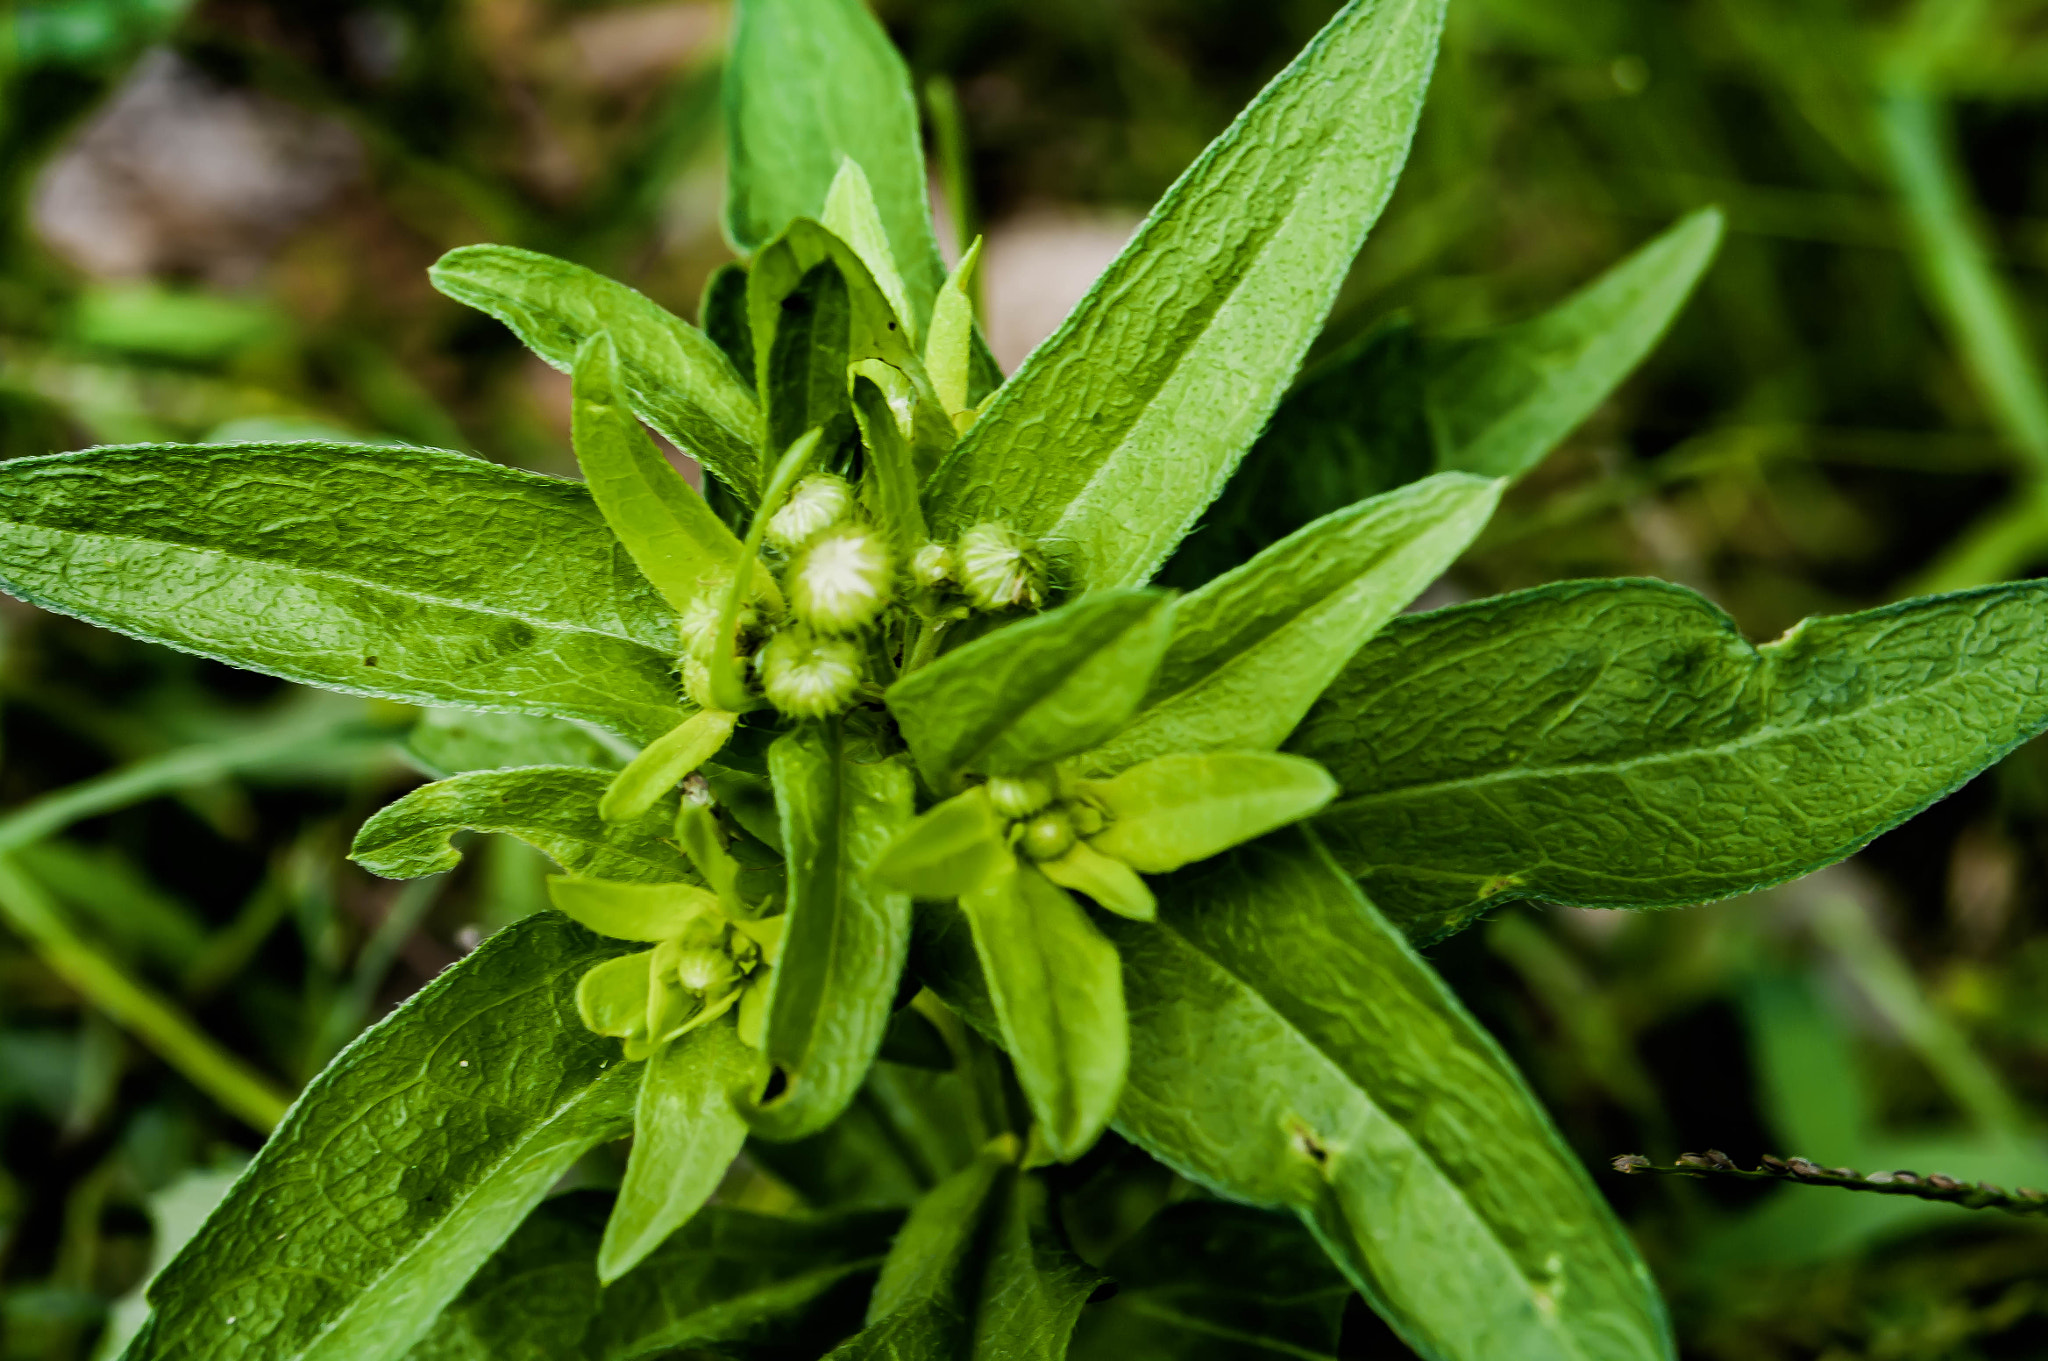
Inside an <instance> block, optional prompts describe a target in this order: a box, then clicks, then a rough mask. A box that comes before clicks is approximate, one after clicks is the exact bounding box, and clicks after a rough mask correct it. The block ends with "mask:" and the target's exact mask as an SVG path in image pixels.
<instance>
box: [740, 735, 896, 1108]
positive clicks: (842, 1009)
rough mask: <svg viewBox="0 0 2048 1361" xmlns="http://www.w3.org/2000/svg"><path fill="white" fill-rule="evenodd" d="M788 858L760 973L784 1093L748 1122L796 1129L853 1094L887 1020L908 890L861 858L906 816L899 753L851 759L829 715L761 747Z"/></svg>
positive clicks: (874, 854)
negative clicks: (777, 932) (784, 917)
mask: <svg viewBox="0 0 2048 1361" xmlns="http://www.w3.org/2000/svg"><path fill="white" fill-rule="evenodd" d="M768 768H769V772H770V776H771V778H772V779H773V780H774V783H775V798H776V805H777V807H778V808H779V809H780V810H781V813H782V844H783V846H784V847H785V848H786V851H787V854H788V857H789V925H788V928H787V934H786V935H785V936H784V937H783V944H782V955H781V958H780V959H779V960H778V961H777V963H776V966H775V970H774V972H773V974H772V975H770V983H769V989H770V991H769V1002H768V1007H769V1011H768V1041H767V1043H768V1057H769V1058H770V1059H771V1060H773V1061H774V1063H775V1065H776V1066H777V1067H778V1068H779V1069H781V1070H782V1074H783V1077H784V1078H785V1079H786V1082H787V1085H786V1087H785V1088H784V1090H783V1091H782V1093H781V1094H780V1095H778V1096H776V1097H775V1098H774V1099H773V1100H771V1101H769V1102H768V1103H767V1104H766V1105H765V1106H762V1107H761V1108H760V1109H758V1110H757V1111H755V1112H754V1113H753V1115H752V1117H751V1118H752V1120H753V1124H754V1128H755V1131H756V1132H757V1133H760V1134H762V1135H764V1136H766V1137H769V1138H774V1139H798V1138H802V1137H803V1136H804V1135H806V1134H814V1133H816V1132H817V1131H818V1130H820V1129H823V1128H824V1127H825V1126H826V1125H827V1124H829V1123H831V1121H832V1119H833V1118H834V1117H835V1116H837V1115H838V1114H839V1113H840V1112H841V1111H843V1110H845V1109H846V1106H847V1103H848V1102H850V1101H852V1100H853V1096H854V1093H855V1092H856V1091H857V1090H859V1088H860V1084H861V1079H862V1078H863V1077H864V1076H865V1075H866V1073H867V1070H868V1066H869V1065H870V1064H871V1063H873V1062H874V1057H875V1052H876V1051H877V1050H878V1049H880V1048H881V1045H882V1035H883V1032H884V1031H886V1030H887V1029H888V1025H889V1012H890V1009H891V1007H892V1006H893V1004H894V1002H895V999H896V980H897V976H898V975H899V974H901V973H902V971H903V959H904V956H905V954H906V953H907V952H908V950H909V947H910V897H909V895H908V894H905V893H898V892H895V891H893V890H889V889H884V888H883V887H881V886H880V885H879V884H876V883H874V882H873V881H872V880H871V879H870V878H869V876H868V870H869V868H870V867H871V866H872V865H873V864H874V862H875V860H876V859H877V858H878V857H879V856H880V855H881V853H882V848H883V847H885V846H887V845H888V844H889V842H890V841H891V840H893V839H894V838H895V836H896V833H897V832H898V831H899V830H901V829H902V827H903V826H904V825H905V824H906V823H908V822H909V821H910V813H911V800H912V793H911V779H910V771H909V770H908V769H907V768H906V767H905V766H904V764H903V762H902V759H901V758H900V757H898V758H892V759H889V760H882V761H873V760H868V761H863V760H860V759H856V753H854V752H852V751H849V750H848V748H847V744H846V741H845V739H844V737H843V735H842V734H841V732H840V730H839V726H838V724H837V723H829V724H820V725H813V726H809V727H806V728H803V729H800V730H799V731H797V732H793V733H790V734H788V735H787V736H784V737H782V738H779V739H777V741H776V743H775V745H774V746H773V747H771V748H770V749H769V752H768Z"/></svg>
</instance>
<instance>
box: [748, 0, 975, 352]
mask: <svg viewBox="0 0 2048 1361" xmlns="http://www.w3.org/2000/svg"><path fill="white" fill-rule="evenodd" d="M725 82H726V83H725V119H726V137H727V139H728V140H727V157H728V162H727V163H728V166H729V172H728V173H729V179H728V182H727V190H726V203H725V221H726V231H727V232H728V233H729V234H730V235H731V237H732V239H733V242H734V244H736V245H737V246H738V247H739V248H740V249H741V250H743V251H751V250H754V249H756V248H757V247H759V246H761V245H762V244H763V243H765V242H767V241H769V240H771V239H772V238H773V237H774V236H775V235H776V234H777V233H779V232H781V231H782V230H783V228H785V227H787V226H788V225H789V224H790V223H791V222H792V221H793V220H795V219H796V218H800V217H811V218H815V217H821V216H823V214H824V211H825V199H826V195H827V194H828V193H829V192H830V191H831V187H832V181H833V178H834V177H835V176H836V175H838V173H839V167H840V164H841V163H842V161H844V160H846V159H849V158H850V159H852V160H853V161H855V162H857V163H859V165H860V167H861V169H862V170H863V171H864V172H866V179H867V181H868V183H869V185H870V186H871V187H872V193H873V196H874V202H875V207H876V209H877V211H878V213H879V215H880V218H881V223H882V226H883V229H884V230H885V231H886V232H887V233H888V238H889V249H890V253H891V254H892V255H893V256H894V257H895V259H896V265H897V268H898V269H900V270H901V271H902V274H903V283H904V288H905V292H906V293H907V294H908V296H909V299H910V307H911V311H912V314H913V316H912V320H913V322H914V323H915V324H917V325H918V326H920V327H922V325H923V324H924V321H925V319H926V318H927V317H928V316H930V315H931V307H932V297H933V295H934V294H936V293H937V292H938V288H939V282H940V280H942V279H943V278H944V277H945V273H946V270H945V266H944V264H943V263H941V261H940V259H939V244H938V239H937V238H936V237H935V236H934V235H933V234H932V220H931V209H930V207H929V206H928V205H927V203H926V201H925V163H924V150H923V147H922V145H921V143H920V140H919V137H918V130H917V123H918V117H917V100H916V97H915V96H914V95H913V94H912V93H911V89H910V73H909V72H908V71H907V70H905V69H904V65H903V58H901V57H900V56H898V55H897V54H896V48H895V46H894V45H893V44H892V43H890V41H889V36H888V34H886V33H884V32H883V31H882V26H881V25H880V24H878V23H876V22H875V19H874V16H873V15H871V14H869V13H868V9H867V6H866V5H865V4H863V3H861V0H743V3H741V5H740V6H739V25H738V29H737V31H736V32H735V33H734V35H733V50H732V64H731V65H730V66H729V67H728V68H727V72H726V77H725Z"/></svg>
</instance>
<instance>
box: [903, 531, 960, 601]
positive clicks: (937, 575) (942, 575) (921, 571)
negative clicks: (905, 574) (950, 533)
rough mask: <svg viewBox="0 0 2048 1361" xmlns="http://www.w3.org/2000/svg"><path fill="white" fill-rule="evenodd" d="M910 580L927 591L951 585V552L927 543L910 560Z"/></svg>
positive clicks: (948, 549)
mask: <svg viewBox="0 0 2048 1361" xmlns="http://www.w3.org/2000/svg"><path fill="white" fill-rule="evenodd" d="M910 579H911V580H912V581H914V582H916V583H917V584H918V585H920V586H922V587H924V588H925V589H926V590H928V591H933V590H937V589H938V588H939V587H941V586H950V585H952V584H953V550H952V549H950V548H948V547H946V545H944V544H942V543H928V544H926V545H925V546H924V547H922V548H920V549H918V550H917V552H916V553H915V554H914V555H913V556H912V557H911V559H910Z"/></svg>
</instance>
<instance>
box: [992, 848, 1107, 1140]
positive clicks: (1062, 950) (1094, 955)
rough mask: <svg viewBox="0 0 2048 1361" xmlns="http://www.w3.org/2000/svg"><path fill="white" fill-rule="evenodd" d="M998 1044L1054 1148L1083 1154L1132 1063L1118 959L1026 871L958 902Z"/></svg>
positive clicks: (1045, 882)
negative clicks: (1000, 1040) (991, 1011)
mask: <svg viewBox="0 0 2048 1361" xmlns="http://www.w3.org/2000/svg"><path fill="white" fill-rule="evenodd" d="M960 910H961V912H962V913H963V914H964V915H965V916H966V918H967V921H968V924H969V926H970V927H971V928H972V930H973V933H974V950H975V954H976V956H977V957H978V958H979V959H980V960H981V971H982V976H983V977H984V978H985V979H986V980H987V982H988V991H989V997H990V1000H991V1001H992V1003H993V1005H994V1010H995V1016H996V1022H997V1026H998V1028H999V1029H1000V1031H1001V1033H1002V1038H1003V1047H1004V1048H1006V1049H1008V1050H1009V1051H1010V1059H1011V1062H1012V1063H1014V1064H1015V1065H1016V1068H1017V1081H1018V1083H1019V1084H1020V1085H1021V1086H1022V1087H1023V1088H1024V1095H1025V1098H1026V1099H1027V1100H1028V1101H1029V1102H1030V1103H1031V1113H1032V1115H1033V1116H1035V1117H1036V1118H1037V1120H1038V1123H1039V1127H1040V1132H1041V1133H1042V1134H1043V1135H1044V1137H1045V1141H1046V1143H1047V1144H1048V1145H1049V1146H1050V1147H1051V1149H1052V1151H1053V1152H1054V1153H1055V1154H1056V1155H1058V1156H1059V1157H1060V1158H1062V1159H1066V1160H1068V1161H1071V1160H1073V1159H1075V1158H1078V1157H1080V1156H1081V1155H1082V1154H1083V1153H1085V1152H1087V1151H1088V1148H1089V1146H1090V1145H1092V1144H1093V1143H1094V1142H1095V1140H1096V1137H1097V1136H1098V1135H1100V1134H1101V1133H1102V1129H1103V1126H1104V1125H1106V1124H1108V1123H1109V1117H1110V1113H1111V1112H1112V1111H1113V1110H1114V1109H1115V1108H1116V1102H1117V1093H1118V1092H1119V1091H1121V1090H1122V1088H1123V1084H1124V1070H1125V1066H1126V1064H1127V1063H1128V1062H1129V1058H1130V1039H1129V1035H1128V1032H1127V1028H1126V1023H1125V1019H1124V984H1123V972H1122V968H1121V966H1120V965H1119V963H1118V961H1117V952H1116V949H1115V947H1114V946H1112V945H1111V944H1110V943H1109V941H1108V940H1107V939H1105V938H1104V937H1103V934H1102V932H1101V931H1100V930H1099V929H1098V928H1097V927H1096V925H1095V923H1094V922H1093V921H1091V920H1089V917H1088V914H1087V913H1086V912H1084V911H1083V910H1082V908H1081V905H1080V904H1079V903H1077V902H1075V901H1074V899H1073V898H1072V897H1071V896H1070V895H1069V894H1068V893H1067V891H1066V890H1065V889H1063V888H1061V887H1060V886H1059V885H1057V884H1055V883H1053V882H1052V881H1051V880H1049V879H1047V878H1046V877H1045V876H1044V875H1043V874H1041V873H1040V872H1039V871H1038V870H1037V869H1035V868H1031V867H1028V866H1024V867H1017V866H1013V867H1012V868H1010V869H1008V870H1007V871H1005V872H1003V873H1001V874H998V875H997V876H996V877H995V878H994V879H992V880H990V881H989V882H988V883H987V884H985V885H984V886H982V887H981V888H979V889H976V890H975V891H974V892H972V893H969V894H967V895H965V896H964V897H962V898H961V899H960Z"/></svg>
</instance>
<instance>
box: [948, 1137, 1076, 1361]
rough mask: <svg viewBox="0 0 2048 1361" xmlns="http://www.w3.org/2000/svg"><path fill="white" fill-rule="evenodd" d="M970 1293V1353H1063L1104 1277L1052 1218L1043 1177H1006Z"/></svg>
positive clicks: (1049, 1358)
mask: <svg viewBox="0 0 2048 1361" xmlns="http://www.w3.org/2000/svg"><path fill="white" fill-rule="evenodd" d="M1008 1182H1009V1184H1008V1186H1007V1187H1005V1188H1004V1190H1005V1194H1004V1196H1003V1199H1002V1204H1001V1205H1000V1206H998V1207H997V1210H996V1217H995V1222H994V1224H993V1225H992V1228H993V1230H994V1231H993V1232H992V1233H991V1234H990V1236H989V1247H988V1262H987V1265H986V1266H984V1267H983V1268H982V1281H981V1295H980V1298H979V1299H977V1300H976V1301H975V1309H974V1340H973V1344H972V1346H973V1351H972V1356H973V1358H974V1361H1065V1358H1066V1355H1067V1344H1068V1342H1069V1341H1070V1340H1071V1339H1072V1338H1073V1335H1074V1325H1075V1324H1076V1323H1077V1322H1079V1321H1080V1317H1081V1306H1082V1305H1084V1304H1086V1303H1087V1302H1088V1297H1089V1296H1090V1295H1091V1294H1093V1293H1094V1292H1095V1288H1096V1287H1097V1286H1099V1285H1101V1284H1102V1283H1103V1281H1104V1280H1105V1279H1106V1278H1105V1277H1104V1276H1103V1274H1102V1273H1101V1272H1099V1271H1097V1270H1095V1269H1094V1268H1093V1267H1091V1266H1089V1265H1088V1264H1087V1263H1086V1262H1084V1261H1082V1260H1081V1259H1080V1258H1079V1257H1076V1256H1075V1255H1074V1253H1073V1250H1072V1249H1071V1248H1069V1247H1068V1246H1067V1244H1066V1241H1065V1240H1064V1238H1063V1237H1062V1235H1061V1234H1060V1232H1059V1230H1058V1228H1057V1226H1055V1225H1054V1223H1053V1218H1052V1211H1051V1206H1050V1204H1049V1196H1048V1194H1047V1190H1046V1185H1045V1182H1044V1180H1043V1179H1042V1178H1040V1177H1037V1176H1033V1175H1031V1174H1030V1173H1020V1174H1017V1175H1015V1176H1012V1177H1010V1178H1008Z"/></svg>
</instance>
